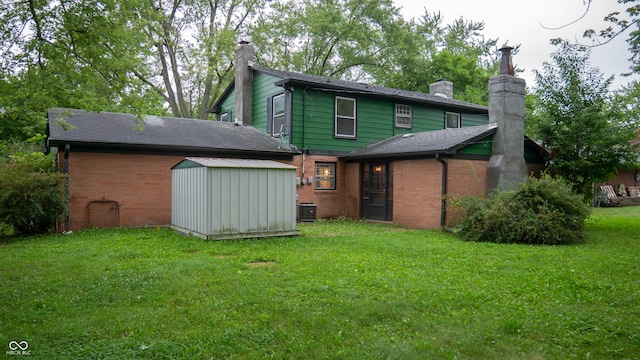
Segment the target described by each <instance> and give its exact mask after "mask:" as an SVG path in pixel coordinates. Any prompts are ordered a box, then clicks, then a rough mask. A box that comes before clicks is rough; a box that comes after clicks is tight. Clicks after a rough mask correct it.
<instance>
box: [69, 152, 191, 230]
mask: <svg viewBox="0 0 640 360" xmlns="http://www.w3.org/2000/svg"><path fill="white" fill-rule="evenodd" d="M183 159H184V157H183V156H159V155H135V154H107V153H88V152H86V153H85V152H73V151H72V152H71V153H70V155H69V203H70V208H69V217H70V229H71V230H78V229H83V228H87V227H88V226H89V222H88V221H89V214H88V204H89V202H91V201H93V200H100V199H103V198H104V199H107V200H114V201H117V202H118V204H119V212H120V221H119V223H120V226H151V225H169V224H171V167H172V166H174V165H175V164H177V163H178V162H179V161H181V160H183ZM59 164H60V165H61V166H62V154H60V160H59Z"/></svg>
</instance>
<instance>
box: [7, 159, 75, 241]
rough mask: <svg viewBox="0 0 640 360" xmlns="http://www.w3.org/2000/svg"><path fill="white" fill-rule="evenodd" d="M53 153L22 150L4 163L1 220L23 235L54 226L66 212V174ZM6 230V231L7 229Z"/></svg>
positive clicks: (41, 231)
mask: <svg viewBox="0 0 640 360" xmlns="http://www.w3.org/2000/svg"><path fill="white" fill-rule="evenodd" d="M51 164H52V161H51V158H50V157H46V156H44V155H42V154H41V153H32V154H21V155H20V156H17V157H15V156H14V157H13V158H12V159H11V160H9V161H6V162H3V163H0V224H3V226H2V227H3V228H5V229H6V228H7V227H10V228H12V229H13V232H15V233H16V234H20V235H30V234H37V233H43V232H47V231H48V230H50V229H51V228H52V227H53V226H54V225H55V222H56V220H57V219H58V218H59V216H60V215H61V214H62V213H63V212H64V209H65V203H64V198H63V194H64V188H63V182H62V180H63V175H62V174H60V173H57V172H55V171H54V170H53V169H52V166H51ZM5 233H6V231H5Z"/></svg>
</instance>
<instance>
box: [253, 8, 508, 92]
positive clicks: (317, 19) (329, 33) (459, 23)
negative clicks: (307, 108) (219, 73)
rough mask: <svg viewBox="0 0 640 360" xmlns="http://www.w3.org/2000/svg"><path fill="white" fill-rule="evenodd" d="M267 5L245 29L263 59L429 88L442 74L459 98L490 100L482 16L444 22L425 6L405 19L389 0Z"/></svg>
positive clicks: (494, 60)
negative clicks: (268, 8)
mask: <svg viewBox="0 0 640 360" xmlns="http://www.w3.org/2000/svg"><path fill="white" fill-rule="evenodd" d="M272 10H273V12H265V13H264V14H263V16H261V17H260V19H259V20H258V21H257V22H256V24H255V25H254V26H252V28H251V30H250V31H251V39H252V41H253V42H254V44H255V45H256V56H257V62H258V63H259V64H260V65H262V66H267V67H273V68H278V69H285V70H291V71H298V72H303V73H307V74H313V75H323V76H330V77H338V78H342V79H344V80H354V81H370V82H375V83H377V84H380V85H383V86H388V87H394V88H399V89H406V90H413V91H420V92H426V93H428V92H429V84H430V83H433V82H435V81H436V80H438V79H440V78H446V79H447V80H450V81H452V82H453V83H454V84H455V87H454V96H455V97H456V98H457V99H460V100H465V101H471V102H476V103H481V104H486V103H487V102H488V94H487V81H488V80H489V78H490V77H491V76H493V75H495V74H497V72H498V66H499V59H498V56H497V51H496V49H495V47H496V46H495V45H496V42H497V40H493V39H489V40H485V38H484V36H483V35H482V31H483V30H484V23H482V22H473V21H467V20H464V19H457V20H455V21H453V22H452V23H451V24H444V23H443V19H442V17H441V16H440V14H439V13H434V14H430V13H428V12H426V13H425V15H424V16H423V17H421V18H420V19H419V20H414V19H411V20H409V21H406V20H404V19H403V18H402V17H401V16H400V13H399V10H398V9H397V8H396V7H394V6H393V3H392V2H391V1H389V0H306V1H295V0H290V1H283V2H278V3H274V4H273V5H272ZM274 14H275V15H274Z"/></svg>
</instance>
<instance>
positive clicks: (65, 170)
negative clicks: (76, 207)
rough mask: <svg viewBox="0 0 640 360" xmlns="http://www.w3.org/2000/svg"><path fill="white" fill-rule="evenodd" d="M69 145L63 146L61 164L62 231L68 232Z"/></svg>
mask: <svg viewBox="0 0 640 360" xmlns="http://www.w3.org/2000/svg"><path fill="white" fill-rule="evenodd" d="M70 152H71V145H69V144H65V145H64V161H63V163H62V173H63V174H64V203H65V205H66V209H65V210H64V231H69V153H70Z"/></svg>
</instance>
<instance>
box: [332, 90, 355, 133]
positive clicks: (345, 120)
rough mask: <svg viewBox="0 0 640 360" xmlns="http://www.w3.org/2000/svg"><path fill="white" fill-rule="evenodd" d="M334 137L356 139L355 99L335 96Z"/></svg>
mask: <svg viewBox="0 0 640 360" xmlns="http://www.w3.org/2000/svg"><path fill="white" fill-rule="evenodd" d="M334 134H335V136H336V137H341V138H355V137H356V99H353V98H346V97H340V96H336V118H335V133H334Z"/></svg>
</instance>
